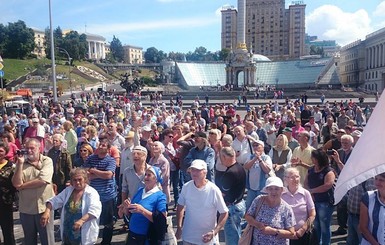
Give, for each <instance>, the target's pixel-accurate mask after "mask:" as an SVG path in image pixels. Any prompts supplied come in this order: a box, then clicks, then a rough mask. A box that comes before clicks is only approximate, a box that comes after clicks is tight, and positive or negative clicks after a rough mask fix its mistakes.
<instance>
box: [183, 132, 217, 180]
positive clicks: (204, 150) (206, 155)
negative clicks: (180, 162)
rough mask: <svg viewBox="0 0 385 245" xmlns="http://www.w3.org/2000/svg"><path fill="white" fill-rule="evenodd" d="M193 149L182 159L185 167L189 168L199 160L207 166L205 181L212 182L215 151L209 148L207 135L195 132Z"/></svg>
mask: <svg viewBox="0 0 385 245" xmlns="http://www.w3.org/2000/svg"><path fill="white" fill-rule="evenodd" d="M194 144H195V147H193V148H192V149H191V150H190V151H189V153H188V154H187V156H186V157H185V159H184V162H185V166H190V165H191V163H192V162H193V161H194V160H196V159H201V160H203V161H205V162H206V164H207V171H206V173H207V179H208V180H210V181H212V182H214V165H215V151H214V149H213V148H211V147H210V145H209V142H208V140H207V135H206V134H205V133H204V132H196V133H195V137H194Z"/></svg>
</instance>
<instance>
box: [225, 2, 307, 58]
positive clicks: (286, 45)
mask: <svg viewBox="0 0 385 245" xmlns="http://www.w3.org/2000/svg"><path fill="white" fill-rule="evenodd" d="M240 1H241V0H239V1H238V5H239V4H240ZM238 7H239V6H238ZM305 8H306V5H305V4H303V2H302V1H295V2H293V3H292V4H291V5H290V6H289V9H286V8H285V0H246V22H245V30H246V45H247V48H248V49H249V50H250V51H252V52H253V53H258V54H262V55H265V56H267V57H269V58H271V59H288V58H298V57H300V56H303V55H305V35H306V34H305ZM234 11H235V10H234ZM230 13H231V12H230V10H226V11H223V10H222V47H223V43H224V42H226V37H230V36H231V33H228V31H229V30H231V28H228V27H227V25H226V21H227V20H226V16H229V15H230ZM229 19H231V18H228V20H229ZM235 19H236V18H235ZM226 27H227V29H226ZM238 31H239V28H238ZM233 49H234V46H233Z"/></svg>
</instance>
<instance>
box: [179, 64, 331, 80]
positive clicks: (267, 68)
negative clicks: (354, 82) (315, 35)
mask: <svg viewBox="0 0 385 245" xmlns="http://www.w3.org/2000/svg"><path fill="white" fill-rule="evenodd" d="M330 62H332V60H331V58H325V59H309V60H292V61H270V62H269V61H266V62H261V61H260V62H258V63H256V67H257V69H256V74H255V79H256V84H259V85H276V84H277V81H278V84H279V85H290V84H314V83H315V82H317V81H318V79H319V76H320V75H321V73H322V71H323V70H324V69H325V68H326V65H328V64H329V63H330ZM177 67H178V69H179V70H180V74H181V75H182V76H183V78H184V80H185V82H186V83H187V85H189V86H215V85H217V84H218V83H219V84H221V85H225V84H226V71H225V68H226V64H224V63H211V64H210V63H185V62H183V63H177Z"/></svg>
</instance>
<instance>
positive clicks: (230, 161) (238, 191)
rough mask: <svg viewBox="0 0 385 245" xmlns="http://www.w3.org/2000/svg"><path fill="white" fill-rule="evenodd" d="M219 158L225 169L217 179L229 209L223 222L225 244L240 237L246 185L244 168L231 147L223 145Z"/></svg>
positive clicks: (235, 241)
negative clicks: (227, 216) (224, 222)
mask: <svg viewBox="0 0 385 245" xmlns="http://www.w3.org/2000/svg"><path fill="white" fill-rule="evenodd" d="M219 156H220V159H221V162H222V164H223V165H224V166H225V167H226V171H225V172H224V173H223V175H222V176H221V178H220V180H218V181H217V184H218V187H219V189H220V190H221V192H222V195H223V198H224V200H225V203H226V205H227V208H228V209H229V218H228V219H227V221H226V224H225V237H226V244H227V245H232V244H238V240H239V238H240V237H241V230H242V229H241V220H242V217H243V216H244V215H245V212H246V204H245V201H244V200H243V194H244V192H245V187H246V172H245V169H244V168H243V167H242V166H241V165H240V164H239V163H237V161H236V158H235V151H234V149H233V148H232V147H223V148H222V149H221V151H220V155H219Z"/></svg>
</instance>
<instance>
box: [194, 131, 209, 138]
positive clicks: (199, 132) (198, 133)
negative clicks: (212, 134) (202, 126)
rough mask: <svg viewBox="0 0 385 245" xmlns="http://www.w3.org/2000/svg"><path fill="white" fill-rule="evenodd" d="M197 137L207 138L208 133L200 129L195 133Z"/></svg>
mask: <svg viewBox="0 0 385 245" xmlns="http://www.w3.org/2000/svg"><path fill="white" fill-rule="evenodd" d="M195 137H201V138H204V139H207V135H206V133H205V132H202V131H198V132H196V133H195Z"/></svg>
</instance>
